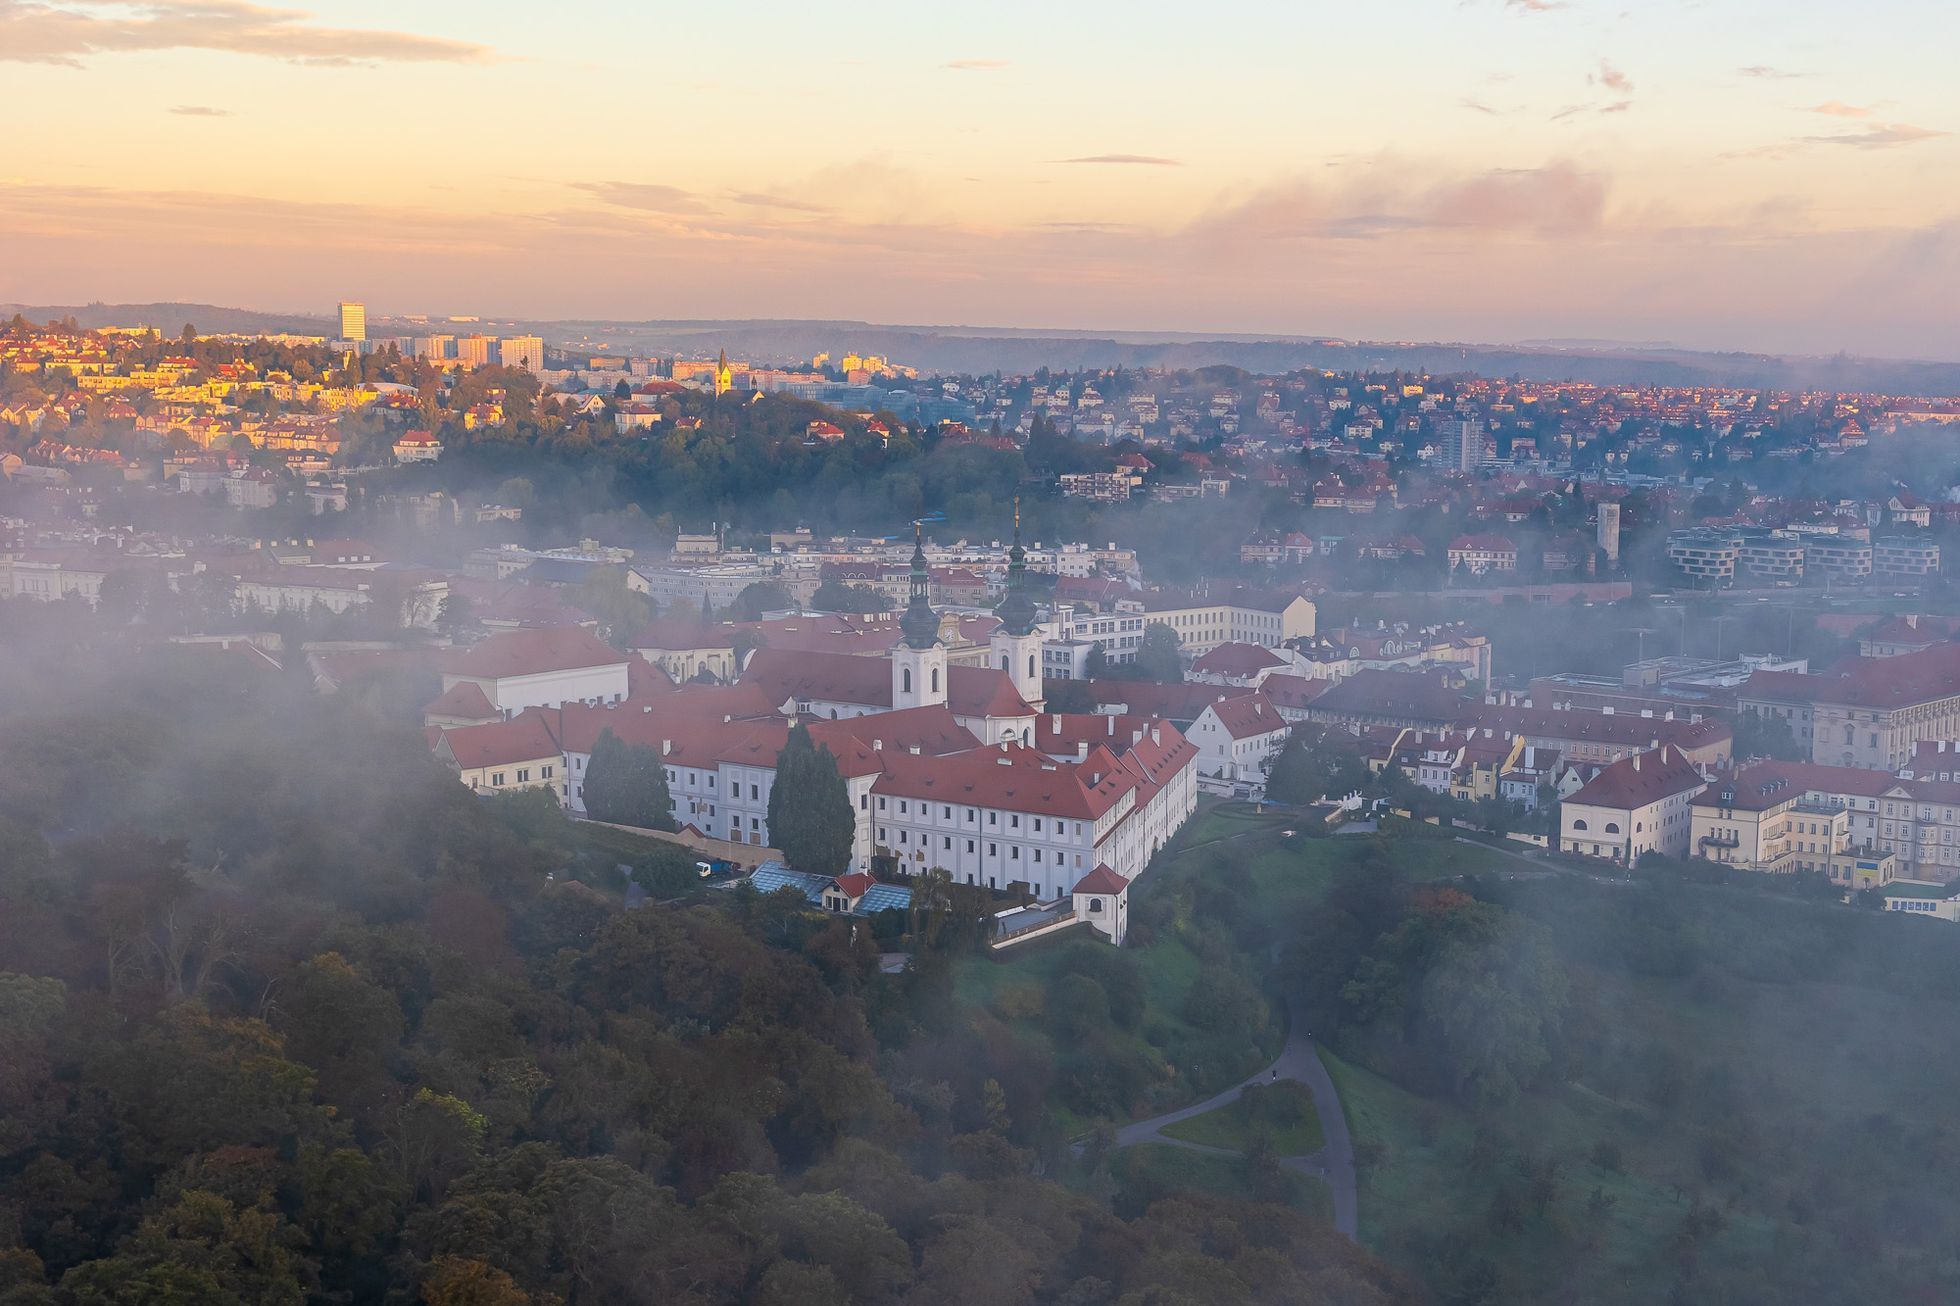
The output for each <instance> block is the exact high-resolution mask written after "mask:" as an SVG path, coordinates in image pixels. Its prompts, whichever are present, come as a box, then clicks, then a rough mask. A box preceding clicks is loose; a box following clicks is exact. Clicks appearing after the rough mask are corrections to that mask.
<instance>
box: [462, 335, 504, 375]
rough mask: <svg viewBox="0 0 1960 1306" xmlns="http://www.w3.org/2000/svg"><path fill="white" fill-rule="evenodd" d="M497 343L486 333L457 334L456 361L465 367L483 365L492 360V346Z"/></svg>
mask: <svg viewBox="0 0 1960 1306" xmlns="http://www.w3.org/2000/svg"><path fill="white" fill-rule="evenodd" d="M495 343H496V341H494V340H492V339H491V338H490V337H489V336H484V335H469V336H457V337H456V361H457V362H459V363H461V364H462V365H463V366H464V367H482V366H483V365H484V364H485V363H487V362H489V361H490V346H491V345H493V344H495Z"/></svg>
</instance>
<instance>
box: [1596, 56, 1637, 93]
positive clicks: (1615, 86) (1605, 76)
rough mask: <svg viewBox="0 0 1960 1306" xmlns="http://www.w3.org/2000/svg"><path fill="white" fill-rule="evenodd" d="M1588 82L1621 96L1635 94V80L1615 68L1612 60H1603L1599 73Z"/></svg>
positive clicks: (1600, 63) (1600, 62)
mask: <svg viewBox="0 0 1960 1306" xmlns="http://www.w3.org/2000/svg"><path fill="white" fill-rule="evenodd" d="M1586 80H1587V81H1590V82H1596V83H1598V84H1599V85H1601V86H1604V87H1605V88H1606V89H1607V90H1609V91H1617V92H1619V93H1620V94H1621V95H1631V94H1633V79H1632V78H1630V77H1628V76H1627V75H1626V74H1625V73H1623V72H1621V71H1620V70H1619V69H1618V68H1615V67H1614V66H1613V64H1612V62H1611V61H1610V60H1606V59H1601V60H1600V61H1599V71H1598V72H1596V73H1594V74H1593V75H1592V76H1591V77H1589V78H1587V79H1586Z"/></svg>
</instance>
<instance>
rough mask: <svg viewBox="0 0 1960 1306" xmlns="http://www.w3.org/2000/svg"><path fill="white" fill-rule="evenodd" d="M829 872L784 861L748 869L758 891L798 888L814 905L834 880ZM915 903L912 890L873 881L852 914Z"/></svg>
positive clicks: (818, 904)
mask: <svg viewBox="0 0 1960 1306" xmlns="http://www.w3.org/2000/svg"><path fill="white" fill-rule="evenodd" d="M834 882H835V881H833V880H832V879H831V878H830V877H829V876H827V875H811V874H809V873H808V872H806V871H793V870H791V869H790V868H789V867H787V866H785V865H783V864H782V863H781V862H764V863H763V864H762V865H760V866H758V867H756V868H755V870H754V871H752V872H750V873H749V883H750V884H752V885H754V886H755V891H756V892H757V893H775V892H776V891H777V890H778V889H795V890H796V891H797V892H798V893H800V894H802V895H803V896H804V897H805V898H807V899H808V900H809V902H810V905H811V906H812V907H821V906H822V905H823V891H824V890H825V889H827V888H829V887H830V885H831V884H833V883H834ZM911 906H912V891H911V890H910V889H908V888H905V887H904V886H903V885H898V884H874V885H872V886H871V887H870V888H869V889H866V890H865V891H864V897H862V898H860V899H858V905H857V909H856V910H855V911H853V912H852V913H851V915H853V916H871V915H874V914H876V913H878V912H881V911H891V910H897V911H907V910H910V908H911Z"/></svg>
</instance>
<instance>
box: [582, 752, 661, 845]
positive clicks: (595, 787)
mask: <svg viewBox="0 0 1960 1306" xmlns="http://www.w3.org/2000/svg"><path fill="white" fill-rule="evenodd" d="M584 783H585V814H586V815H587V816H589V817H591V818H592V819H593V820H595V821H606V822H609V823H611V824H613V825H631V826H636V827H638V828H639V829H642V830H672V829H675V828H676V826H675V824H674V818H673V815H672V814H671V813H670V812H669V811H668V810H667V809H668V807H669V805H670V803H671V795H670V794H669V793H668V790H667V768H666V767H665V766H663V765H662V764H661V761H660V754H659V753H656V752H655V751H654V750H653V749H651V748H648V747H647V746H646V745H645V744H628V743H626V742H624V741H623V740H621V739H620V737H619V736H618V735H616V734H614V733H613V732H612V730H611V728H610V727H609V728H607V729H605V730H602V731H600V732H599V738H598V739H597V740H595V741H594V742H593V744H592V758H591V760H590V761H589V762H587V763H586V767H585V782H584Z"/></svg>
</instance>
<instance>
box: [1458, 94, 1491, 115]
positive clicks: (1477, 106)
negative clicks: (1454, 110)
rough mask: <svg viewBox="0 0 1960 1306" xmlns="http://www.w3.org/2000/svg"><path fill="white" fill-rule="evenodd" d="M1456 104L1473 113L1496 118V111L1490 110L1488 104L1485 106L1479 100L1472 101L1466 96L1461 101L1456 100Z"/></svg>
mask: <svg viewBox="0 0 1960 1306" xmlns="http://www.w3.org/2000/svg"><path fill="white" fill-rule="evenodd" d="M1457 103H1458V104H1460V105H1462V106H1463V107H1464V108H1466V109H1469V110H1471V111H1472V112H1474V113H1487V114H1490V115H1491V116H1492V117H1496V116H1497V112H1498V111H1497V110H1496V109H1493V108H1491V107H1490V106H1489V105H1488V104H1485V103H1483V102H1482V101H1480V100H1473V99H1471V98H1470V97H1468V96H1465V97H1464V98H1463V99H1461V100H1458V101H1457Z"/></svg>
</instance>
